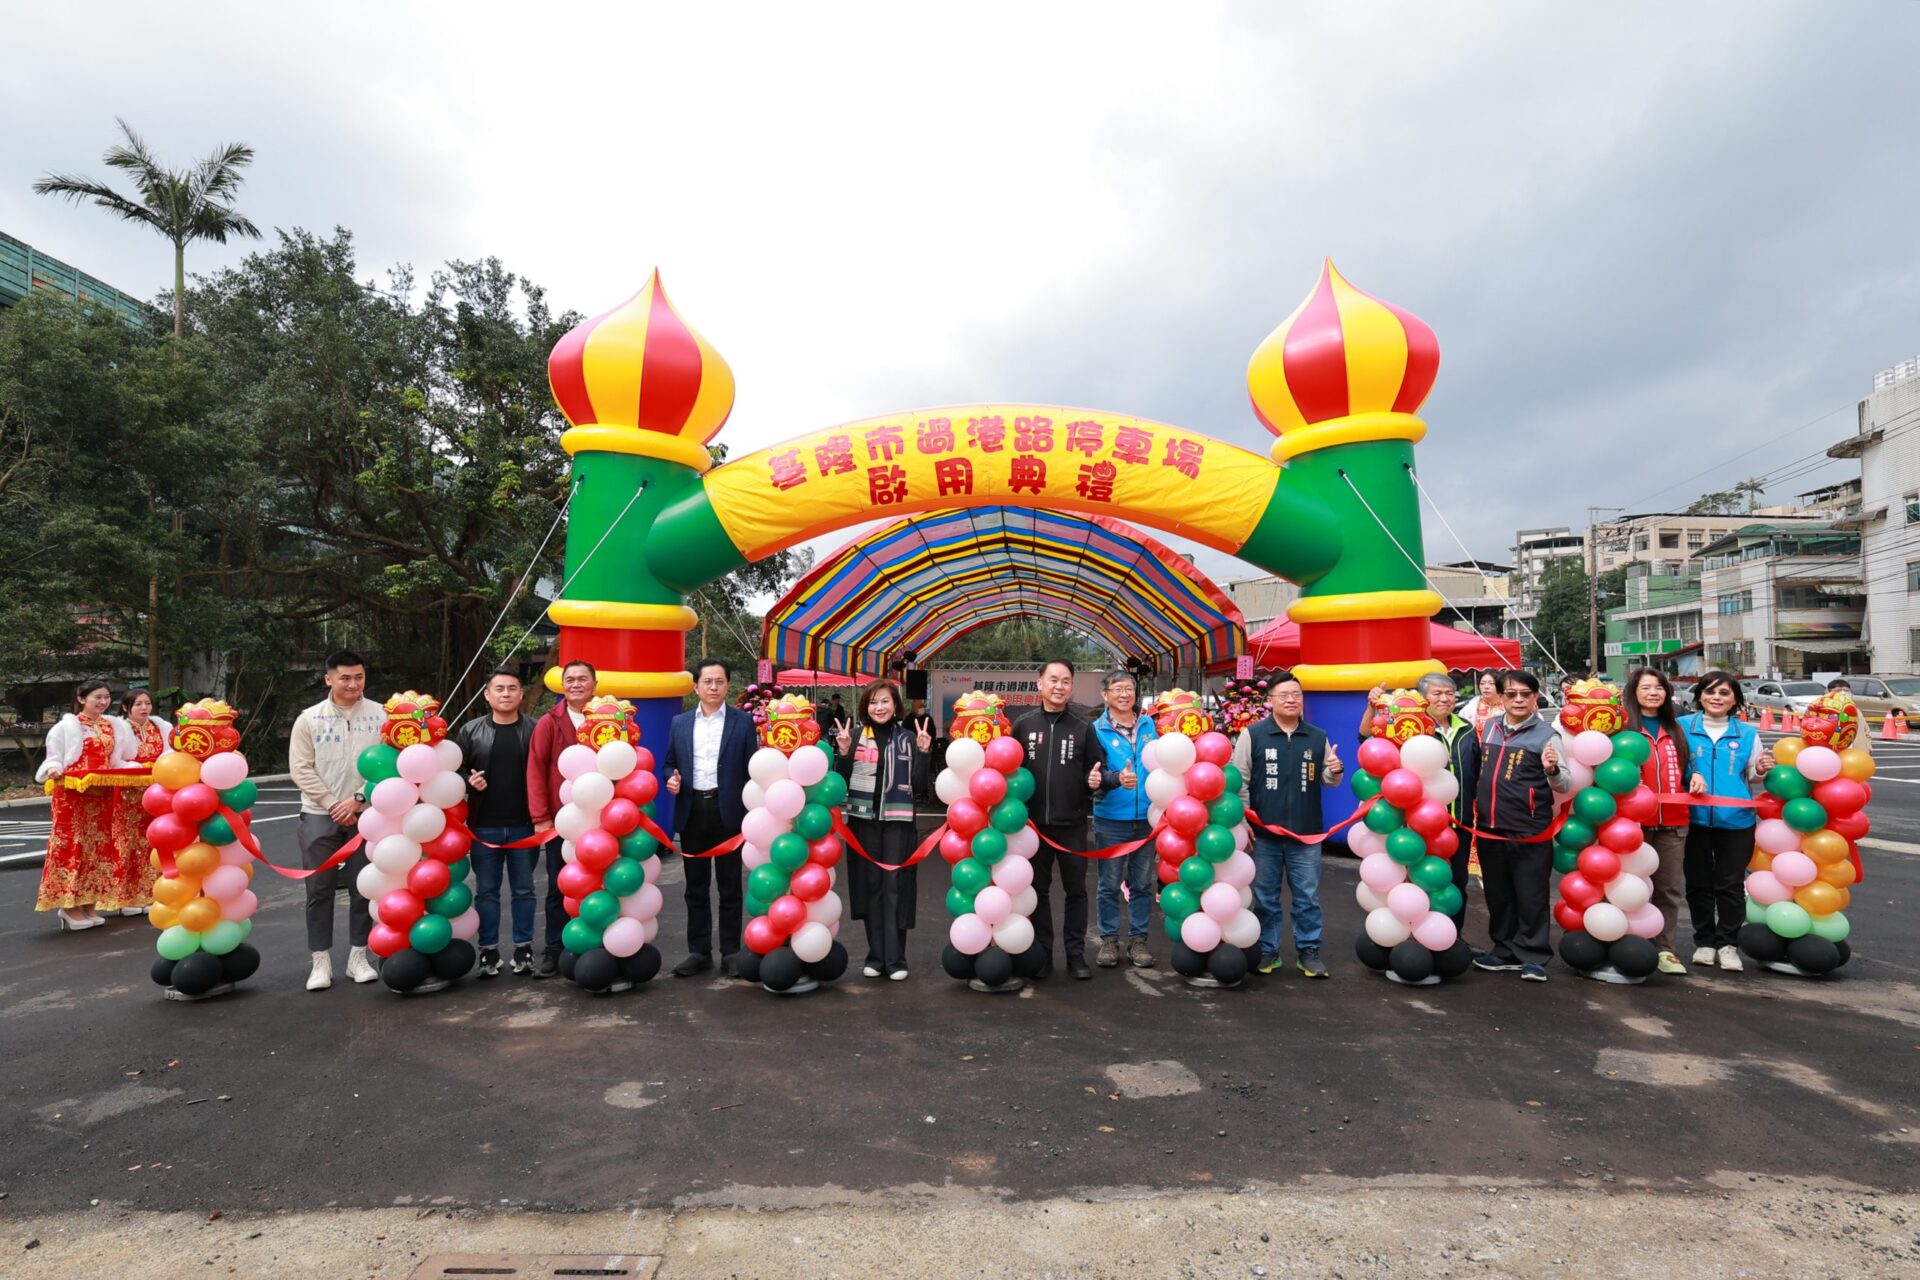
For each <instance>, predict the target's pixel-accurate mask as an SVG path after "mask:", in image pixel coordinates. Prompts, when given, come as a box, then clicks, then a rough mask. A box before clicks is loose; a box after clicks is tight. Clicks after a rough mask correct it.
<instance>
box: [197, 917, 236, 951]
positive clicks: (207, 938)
mask: <svg viewBox="0 0 1920 1280" xmlns="http://www.w3.org/2000/svg"><path fill="white" fill-rule="evenodd" d="M240 923H241V922H240V921H238V920H222V921H221V922H220V923H219V924H217V925H215V926H213V928H211V929H208V930H207V931H206V932H205V933H203V934H201V935H200V949H201V950H202V951H204V952H206V953H207V954H209V955H215V956H223V955H225V954H227V952H229V951H231V950H233V949H234V948H235V947H237V946H239V945H240V943H241V942H242V940H244V939H245V938H246V936H247V933H246V930H244V929H242V928H241V927H240Z"/></svg>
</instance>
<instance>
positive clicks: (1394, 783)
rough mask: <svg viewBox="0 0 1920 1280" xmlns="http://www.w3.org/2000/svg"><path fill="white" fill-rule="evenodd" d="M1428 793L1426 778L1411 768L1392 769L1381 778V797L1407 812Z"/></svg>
mask: <svg viewBox="0 0 1920 1280" xmlns="http://www.w3.org/2000/svg"><path fill="white" fill-rule="evenodd" d="M1426 794H1427V783H1426V779H1424V778H1422V777H1421V776H1420V775H1419V774H1417V773H1415V772H1414V771H1413V770H1411V769H1391V770H1388V772H1387V774H1386V776H1385V777H1383V778H1381V779H1380V798H1381V799H1383V800H1385V801H1386V802H1387V803H1388V804H1390V805H1392V806H1393V807H1394V808H1396V809H1398V810H1400V811H1401V812H1402V813H1405V812H1406V811H1407V810H1409V809H1411V808H1413V806H1415V805H1417V804H1419V803H1420V800H1421V798H1422V797H1423V796H1425V795H1426Z"/></svg>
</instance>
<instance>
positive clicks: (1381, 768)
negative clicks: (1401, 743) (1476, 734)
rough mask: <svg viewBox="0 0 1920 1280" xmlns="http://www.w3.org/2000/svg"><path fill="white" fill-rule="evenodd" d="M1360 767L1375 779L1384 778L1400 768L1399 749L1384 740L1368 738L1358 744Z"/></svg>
mask: <svg viewBox="0 0 1920 1280" xmlns="http://www.w3.org/2000/svg"><path fill="white" fill-rule="evenodd" d="M1360 767H1361V768H1362V769H1365V770H1366V771H1367V772H1368V773H1370V774H1372V775H1373V776H1374V777H1376V778H1381V777H1385V776H1386V775H1387V774H1388V773H1390V772H1391V771H1393V770H1394V769H1397V768H1399V767H1400V748H1398V747H1396V746H1394V745H1393V744H1392V743H1391V742H1388V741H1387V740H1386V739H1385V738H1368V739H1367V740H1366V741H1365V742H1363V743H1361V744H1360ZM1416 776H1418V775H1416Z"/></svg>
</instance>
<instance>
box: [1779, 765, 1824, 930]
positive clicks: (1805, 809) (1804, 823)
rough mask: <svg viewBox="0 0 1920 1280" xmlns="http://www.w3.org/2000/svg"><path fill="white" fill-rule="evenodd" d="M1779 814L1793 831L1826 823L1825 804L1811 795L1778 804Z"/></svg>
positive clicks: (1809, 828)
mask: <svg viewBox="0 0 1920 1280" xmlns="http://www.w3.org/2000/svg"><path fill="white" fill-rule="evenodd" d="M1767 776H1768V777H1769V778H1771V777H1772V776H1773V775H1772V774H1768V775H1767ZM1780 816H1781V818H1782V819H1784V820H1785V821H1786V824H1787V825H1788V826H1790V827H1792V828H1793V829H1794V830H1795V831H1818V830H1819V829H1820V828H1822V827H1824V826H1826V825H1827V810H1826V806H1825V805H1823V804H1821V803H1820V802H1819V801H1818V800H1815V799H1813V798H1812V797H1811V796H1803V797H1801V798H1800V799H1798V800H1789V801H1787V802H1786V803H1785V804H1784V805H1781V806H1780ZM1774 905H1775V906H1778V905H1779V904H1778V903H1776V904H1774ZM1768 910H1772V908H1771V907H1770V908H1768ZM1774 932H1775V933H1778V932H1779V930H1778V929H1776V930H1774Z"/></svg>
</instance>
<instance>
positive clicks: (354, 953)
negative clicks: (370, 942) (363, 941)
mask: <svg viewBox="0 0 1920 1280" xmlns="http://www.w3.org/2000/svg"><path fill="white" fill-rule="evenodd" d="M347 976H348V977H349V978H352V979H353V980H354V981H355V982H377V981H379V980H380V971H379V970H378V969H376V968H374V967H373V961H371V960H369V959H368V958H367V949H366V948H365V947H355V948H354V949H353V950H351V951H349V952H347Z"/></svg>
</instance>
